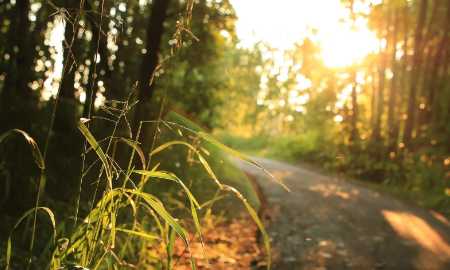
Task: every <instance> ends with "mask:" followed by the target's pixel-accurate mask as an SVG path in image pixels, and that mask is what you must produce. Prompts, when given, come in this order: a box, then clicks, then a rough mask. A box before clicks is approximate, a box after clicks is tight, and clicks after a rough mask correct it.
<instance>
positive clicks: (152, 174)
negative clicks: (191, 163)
mask: <svg viewBox="0 0 450 270" xmlns="http://www.w3.org/2000/svg"><path fill="white" fill-rule="evenodd" d="M131 172H134V173H137V174H141V175H145V176H148V177H156V178H161V179H166V180H171V181H175V182H178V183H179V184H180V185H182V186H183V188H184V190H185V191H186V193H187V194H188V195H189V196H190V199H192V200H193V201H194V203H195V205H196V206H197V207H200V205H199V204H198V202H197V200H196V199H195V198H194V196H193V195H192V193H191V192H190V191H189V189H188V188H187V187H186V186H185V185H184V183H183V181H181V180H180V178H178V177H177V176H176V175H174V174H173V173H169V172H153V171H144V170H132V171H131Z"/></svg>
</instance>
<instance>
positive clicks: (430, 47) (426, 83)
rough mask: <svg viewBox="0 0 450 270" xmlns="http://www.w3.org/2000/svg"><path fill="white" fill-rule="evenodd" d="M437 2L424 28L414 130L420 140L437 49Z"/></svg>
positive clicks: (425, 119) (428, 102)
mask: <svg viewBox="0 0 450 270" xmlns="http://www.w3.org/2000/svg"><path fill="white" fill-rule="evenodd" d="M438 6H439V5H438V0H434V1H433V8H432V10H431V15H430V18H429V20H428V24H427V27H426V31H427V32H426V35H425V37H424V40H423V46H424V47H426V48H427V49H426V50H425V51H424V53H426V55H425V54H424V55H423V58H424V59H426V60H424V61H422V72H421V74H422V83H421V84H420V86H421V87H420V94H419V96H420V99H419V102H420V107H419V108H420V109H419V115H418V119H417V128H416V138H420V137H421V136H422V132H423V131H424V130H426V128H427V126H426V124H427V122H428V121H427V117H428V113H427V110H428V109H429V108H428V107H429V106H430V105H431V103H430V100H429V94H428V93H429V91H430V88H429V87H430V84H431V80H432V79H433V74H432V73H431V70H432V65H433V59H434V57H433V53H434V51H435V50H437V49H438V48H437V47H436V45H435V44H433V42H432V38H433V34H435V31H434V29H435V26H434V24H435V22H436V20H437V11H438Z"/></svg>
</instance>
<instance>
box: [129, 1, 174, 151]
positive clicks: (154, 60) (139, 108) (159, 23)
mask: <svg viewBox="0 0 450 270" xmlns="http://www.w3.org/2000/svg"><path fill="white" fill-rule="evenodd" d="M169 3H170V0H154V1H153V3H152V8H151V11H150V19H149V23H148V28H147V37H146V42H147V44H146V50H147V53H146V54H145V55H144V59H143V62H142V64H141V68H140V79H139V99H140V101H139V103H138V104H137V105H136V112H135V115H134V119H133V127H132V129H133V132H134V133H136V132H137V130H138V128H139V125H140V123H141V121H143V120H150V113H151V109H150V102H151V100H152V97H153V92H154V90H155V87H154V83H152V84H150V80H151V78H152V75H153V72H154V71H155V68H156V66H157V65H158V53H159V51H160V45H161V39H162V35H163V32H164V26H163V23H164V21H165V19H166V12H167V9H168V7H169ZM149 133H150V128H149V124H146V125H143V126H142V128H141V132H140V135H139V138H140V139H141V142H142V148H143V149H144V151H145V150H148V149H147V148H148V144H147V143H148V141H149V139H150V138H149Z"/></svg>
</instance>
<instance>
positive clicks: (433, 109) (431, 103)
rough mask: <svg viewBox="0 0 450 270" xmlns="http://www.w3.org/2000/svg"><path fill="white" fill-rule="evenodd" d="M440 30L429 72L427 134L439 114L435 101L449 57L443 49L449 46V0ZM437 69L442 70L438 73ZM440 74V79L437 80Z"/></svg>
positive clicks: (438, 105) (436, 101) (433, 128)
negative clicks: (428, 123)
mask: <svg viewBox="0 0 450 270" xmlns="http://www.w3.org/2000/svg"><path fill="white" fill-rule="evenodd" d="M442 29H443V30H444V32H443V35H442V39H441V40H440V42H439V44H438V48H437V51H436V55H435V56H434V62H433V69H432V72H431V76H432V77H431V79H430V91H429V94H428V99H427V100H428V106H427V107H426V109H427V111H426V112H427V119H428V120H429V121H431V128H430V129H428V131H429V132H434V131H436V130H435V124H436V120H437V116H438V115H439V114H440V113H441V108H440V102H439V100H438V99H436V96H440V95H439V94H440V92H441V91H442V90H441V89H442V88H443V82H444V80H445V77H446V76H445V75H446V73H447V68H448V62H449V59H448V57H449V55H445V54H446V53H445V49H446V47H448V46H449V45H450V44H449V41H450V39H449V34H450V0H447V1H446V16H445V20H444V24H443V27H442ZM443 56H444V57H443ZM439 69H442V71H441V72H439ZM440 73H441V77H440V78H438V76H439V74H440Z"/></svg>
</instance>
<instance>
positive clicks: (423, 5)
mask: <svg viewBox="0 0 450 270" xmlns="http://www.w3.org/2000/svg"><path fill="white" fill-rule="evenodd" d="M427 4H428V0H421V1H420V8H419V17H418V20H417V28H416V30H415V33H414V55H413V57H412V66H411V80H410V82H411V84H410V86H409V97H408V109H407V112H406V114H407V116H408V118H407V119H406V122H405V131H404V134H403V142H404V143H405V145H408V144H409V143H410V141H411V138H412V131H413V129H414V122H415V115H416V91H417V83H418V82H419V75H420V63H421V61H422V50H423V48H422V30H423V26H424V24H425V14H426V11H427Z"/></svg>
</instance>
